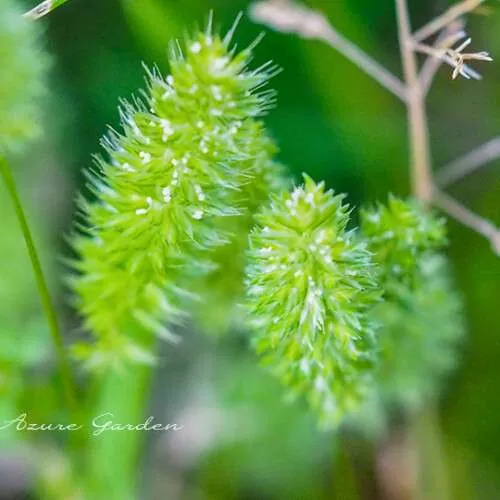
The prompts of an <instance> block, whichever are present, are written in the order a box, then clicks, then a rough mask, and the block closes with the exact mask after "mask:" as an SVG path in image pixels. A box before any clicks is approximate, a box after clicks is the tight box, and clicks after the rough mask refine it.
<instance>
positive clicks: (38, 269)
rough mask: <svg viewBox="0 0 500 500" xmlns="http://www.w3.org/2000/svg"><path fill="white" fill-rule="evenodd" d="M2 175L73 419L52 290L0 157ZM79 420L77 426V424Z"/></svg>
mask: <svg viewBox="0 0 500 500" xmlns="http://www.w3.org/2000/svg"><path fill="white" fill-rule="evenodd" d="M0 172H1V175H2V178H3V180H4V183H5V186H6V188H7V191H8V193H9V196H10V198H11V200H12V203H13V205H14V209H15V212H16V215H17V219H18V221H19V226H20V228H21V231H22V234H23V237H24V241H25V244H26V247H27V249H28V253H29V257H30V260H31V265H32V267H33V272H34V274H35V280H36V284H37V287H38V292H39V294H40V300H41V302H42V306H43V309H44V311H45V315H46V316H47V321H48V323H49V327H50V332H51V335H52V341H53V343H54V347H55V351H56V356H57V361H58V367H59V375H60V380H61V385H62V390H63V393H64V398H65V400H66V404H67V406H68V410H69V412H70V414H71V415H73V416H76V415H77V403H76V386H75V383H74V379H73V375H72V372H71V367H70V363H69V361H68V357H67V354H66V351H65V349H64V342H63V336H62V332H61V329H60V327H59V322H58V319H57V313H56V309H55V306H54V303H53V301H52V298H51V295H50V291H49V287H48V285H47V280H46V279H45V275H44V272H43V269H42V265H41V262H40V258H39V256H38V252H37V250H36V246H35V242H34V239H33V235H32V233H31V230H30V227H29V224H28V220H27V218H26V214H25V212H24V209H23V205H22V202H21V198H20V196H19V193H18V191H17V187H16V183H15V180H14V177H13V175H12V172H11V170H10V167H9V164H8V162H7V160H6V159H5V158H2V157H0ZM77 421H78V420H76V421H75V422H77Z"/></svg>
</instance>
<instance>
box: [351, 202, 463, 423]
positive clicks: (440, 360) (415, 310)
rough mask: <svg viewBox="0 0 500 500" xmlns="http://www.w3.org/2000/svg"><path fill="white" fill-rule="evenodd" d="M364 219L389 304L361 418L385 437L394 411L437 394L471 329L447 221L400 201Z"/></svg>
mask: <svg viewBox="0 0 500 500" xmlns="http://www.w3.org/2000/svg"><path fill="white" fill-rule="evenodd" d="M361 218H362V221H361V227H362V232H363V236H364V237H366V238H367V241H368V245H369V248H370V250H372V251H373V253H374V258H375V260H376V261H377V262H378V263H379V265H380V270H381V276H380V278H381V281H382V284H383V287H384V297H383V298H384V300H383V301H382V302H380V303H379V304H377V305H376V307H375V308H374V309H373V311H372V312H371V316H372V317H373V319H374V320H375V321H376V322H377V323H378V324H379V325H380V333H379V340H380V352H381V362H380V366H379V369H378V371H377V376H376V385H375V390H374V392H373V393H372V394H371V395H370V397H369V398H368V400H367V403H366V405H365V407H364V409H363V410H362V412H361V413H360V414H359V418H360V422H361V423H362V425H363V427H365V429H371V430H372V431H375V432H378V431H380V430H381V429H383V427H384V426H385V425H386V424H387V423H388V416H389V415H390V414H391V412H401V411H405V412H408V411H413V410H415V409H417V408H419V407H420V406H422V405H423V404H424V403H425V402H426V401H428V400H429V399H431V398H433V397H436V396H437V394H438V393H439V390H440V388H441V385H442V382H443V379H444V377H445V376H446V375H448V374H449V372H450V371H451V370H452V368H453V367H454V366H455V365H456V359H457V347H458V343H459V340H460V339H461V338H462V337H463V334H464V325H463V319H462V314H461V310H462V303H461V300H460V298H459V297H458V295H457V294H456V292H455V290H454V286H453V284H452V282H451V280H450V277H449V269H448V264H447V261H446V258H445V257H444V256H443V255H442V254H441V253H439V252H438V250H439V249H440V248H441V247H442V246H443V244H444V242H445V230H444V224H443V221H442V220H440V219H437V218H435V216H434V215H433V214H432V213H429V212H427V211H425V210H424V209H422V208H421V207H420V206H419V205H417V204H416V203H414V202H405V201H403V200H399V199H396V198H390V199H389V203H388V206H387V207H384V206H379V207H378V208H377V209H374V210H368V211H364V212H363V213H362V217H361ZM358 423H359V422H358Z"/></svg>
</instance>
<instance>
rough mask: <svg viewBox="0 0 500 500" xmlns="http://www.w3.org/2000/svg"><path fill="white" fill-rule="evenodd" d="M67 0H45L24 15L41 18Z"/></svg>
mask: <svg viewBox="0 0 500 500" xmlns="http://www.w3.org/2000/svg"><path fill="white" fill-rule="evenodd" d="M66 2H68V0H45V1H44V2H41V3H39V4H38V5H37V6H36V7H34V8H33V9H31V10H29V11H28V12H26V14H24V16H25V17H29V18H30V19H40V18H41V17H43V16H45V15H47V14H49V13H50V12H52V11H53V10H55V9H57V7H60V6H61V5H63V4H65V3H66Z"/></svg>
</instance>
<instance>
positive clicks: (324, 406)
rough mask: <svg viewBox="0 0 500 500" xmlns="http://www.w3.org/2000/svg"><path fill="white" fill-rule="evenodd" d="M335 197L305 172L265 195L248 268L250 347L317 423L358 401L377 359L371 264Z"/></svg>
mask: <svg viewBox="0 0 500 500" xmlns="http://www.w3.org/2000/svg"><path fill="white" fill-rule="evenodd" d="M343 198H344V197H343V196H342V195H340V196H334V195H333V193H332V192H331V191H327V192H325V190H324V185H323V184H322V183H321V184H319V185H316V184H315V183H314V182H313V181H312V180H311V179H310V178H308V177H305V185H304V186H303V187H299V188H296V189H294V190H293V192H292V193H291V194H290V193H285V194H282V195H280V196H275V197H273V200H272V203H271V205H270V206H268V207H267V208H265V209H264V210H263V211H262V212H261V213H260V214H259V215H258V217H257V221H258V226H257V227H256V228H255V229H254V231H253V232H252V234H251V250H250V255H249V265H248V268H247V285H248V298H247V308H248V311H249V316H250V324H251V326H252V328H253V332H254V336H255V346H256V349H257V351H258V352H259V353H260V355H261V356H262V360H263V362H264V363H265V364H266V365H268V366H269V367H270V368H271V369H272V371H273V372H274V373H276V375H277V376H278V377H280V378H281V380H282V381H283V383H284V384H285V385H287V386H289V388H290V389H291V390H292V392H296V393H305V394H306V396H307V398H308V400H309V402H310V404H311V405H312V406H313V407H314V408H315V409H316V410H317V411H318V413H319V415H320V421H321V423H322V424H324V425H325V426H331V425H336V424H338V423H339V421H340V419H341V418H342V417H343V415H344V414H345V412H346V411H350V410H353V409H354V408H355V407H356V406H357V405H358V404H359V402H360V400H361V399H362V396H363V394H364V393H365V391H366V389H367V388H368V386H369V383H370V381H371V374H372V369H373V366H374V361H375V358H376V349H375V335H374V330H373V325H372V323H371V322H370V320H369V319H368V318H367V312H368V311H369V309H370V308H371V307H372V306H373V304H374V303H375V302H376V301H377V299H378V292H377V285H376V280H375V276H376V274H375V267H374V265H373V263H372V260H371V255H370V253H369V251H368V250H367V249H366V245H365V243H363V242H361V241H360V240H359V239H358V238H357V237H356V235H355V233H354V232H353V231H348V230H347V229H346V227H347V224H348V221H349V209H348V207H347V206H346V205H344V204H343Z"/></svg>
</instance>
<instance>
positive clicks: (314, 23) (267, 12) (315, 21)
mask: <svg viewBox="0 0 500 500" xmlns="http://www.w3.org/2000/svg"><path fill="white" fill-rule="evenodd" d="M250 15H251V16H252V18H253V19H254V20H255V21H257V22H260V23H262V24H265V25H267V26H269V27H270V28H272V29H274V30H277V31H281V32H284V33H294V34H296V35H299V36H301V37H303V38H309V39H315V40H321V41H323V42H325V43H327V44H328V45H330V47H332V48H334V49H335V50H337V51H338V52H339V53H340V54H342V55H343V56H344V57H346V58H347V59H349V60H350V61H351V62H353V63H354V64H355V65H356V66H358V68H360V69H361V70H362V71H364V72H365V73H367V74H368V75H369V76H371V77H372V78H373V79H374V80H375V81H377V82H378V83H379V84H380V85H382V86H383V87H384V88H386V89H387V90H389V91H390V92H392V93H393V94H394V95H396V96H397V97H399V98H400V99H401V100H402V101H406V89H405V86H404V84H403V82H401V80H399V78H397V77H396V76H394V75H393V74H392V73H391V72H389V71H388V70H387V69H386V68H384V67H383V66H382V65H380V64H379V63H378V62H377V61H375V60H374V59H373V58H372V57H370V56H369V55H367V54H366V53H365V52H363V51H362V50H361V49H359V48H358V47H357V46H356V45H354V44H353V43H352V42H351V41H349V40H347V39H346V38H345V37H344V36H342V35H341V34H340V33H339V32H338V31H336V30H335V29H334V28H333V27H332V26H331V25H330V23H329V22H328V20H327V19H326V18H325V16H324V15H323V14H321V13H319V12H316V11H313V10H311V9H308V8H306V7H303V6H301V5H299V4H296V3H294V2H291V1H283V0H282V1H271V0H265V1H261V2H257V3H254V4H253V5H252V6H251V8H250Z"/></svg>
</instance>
